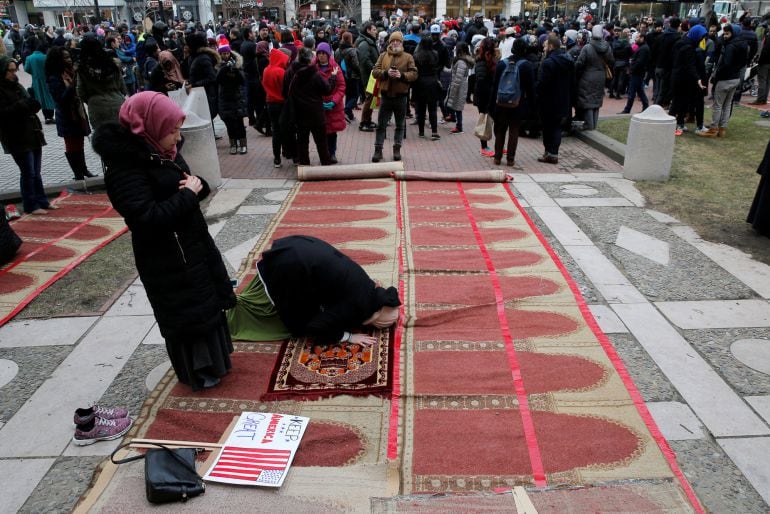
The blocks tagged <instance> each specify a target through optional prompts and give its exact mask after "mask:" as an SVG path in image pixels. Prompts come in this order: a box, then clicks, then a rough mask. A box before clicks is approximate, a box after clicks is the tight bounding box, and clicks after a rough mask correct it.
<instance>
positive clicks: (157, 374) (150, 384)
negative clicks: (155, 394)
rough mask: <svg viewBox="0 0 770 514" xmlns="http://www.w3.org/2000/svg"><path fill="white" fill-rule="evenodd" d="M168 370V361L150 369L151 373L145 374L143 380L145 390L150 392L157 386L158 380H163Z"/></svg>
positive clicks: (169, 366)
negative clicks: (145, 376)
mask: <svg viewBox="0 0 770 514" xmlns="http://www.w3.org/2000/svg"><path fill="white" fill-rule="evenodd" d="M169 369H171V361H169V360H166V361H164V362H161V363H160V364H158V365H157V366H155V367H154V368H152V371H150V372H149V373H148V374H147V378H145V379H144V386H145V387H146V388H147V390H148V391H152V390H153V389H155V386H157V385H158V382H160V379H161V378H163V376H164V375H165V374H166V373H167V372H168V370H169Z"/></svg>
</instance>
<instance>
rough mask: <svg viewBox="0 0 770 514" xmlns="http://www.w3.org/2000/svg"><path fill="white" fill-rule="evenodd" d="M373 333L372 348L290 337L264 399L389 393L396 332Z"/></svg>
mask: <svg viewBox="0 0 770 514" xmlns="http://www.w3.org/2000/svg"><path fill="white" fill-rule="evenodd" d="M372 334H373V335H376V336H377V342H376V343H374V344H373V345H372V346H370V347H368V348H366V347H363V346H361V345H358V344H351V343H335V344H315V343H314V342H313V341H312V340H311V339H308V338H300V339H291V340H289V341H288V342H287V343H285V344H284V345H283V347H282V348H281V354H280V356H279V358H278V361H277V363H276V367H275V369H274V370H273V374H272V376H271V377H270V385H269V386H268V392H267V393H266V394H264V395H263V396H262V400H263V401H273V400H285V399H303V400H313V399H317V398H324V397H328V396H333V395H337V394H350V395H354V396H361V395H370V394H371V395H376V396H386V395H388V394H389V393H390V391H391V388H392V371H391V366H390V363H391V362H392V360H393V345H391V344H390V340H391V334H392V332H391V331H379V332H372Z"/></svg>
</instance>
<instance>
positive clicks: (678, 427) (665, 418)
mask: <svg viewBox="0 0 770 514" xmlns="http://www.w3.org/2000/svg"><path fill="white" fill-rule="evenodd" d="M647 409H649V411H650V414H651V415H652V417H653V419H654V420H655V424H657V425H658V428H660V431H661V433H662V434H663V437H665V438H666V440H668V441H683V440H687V439H703V438H704V437H705V433H704V431H703V425H701V423H700V421H699V420H698V418H697V417H696V416H695V413H693V411H692V409H690V407H688V406H687V404H685V403H679V402H651V403H648V404H647Z"/></svg>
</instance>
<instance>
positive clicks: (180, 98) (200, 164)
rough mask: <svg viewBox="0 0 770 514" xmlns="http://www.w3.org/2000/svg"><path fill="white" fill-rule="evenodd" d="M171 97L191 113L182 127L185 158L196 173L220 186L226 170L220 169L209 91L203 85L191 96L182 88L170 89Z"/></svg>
mask: <svg viewBox="0 0 770 514" xmlns="http://www.w3.org/2000/svg"><path fill="white" fill-rule="evenodd" d="M169 98H171V99H172V100H174V101H175V102H176V103H177V104H178V105H179V106H180V107H181V108H182V110H183V111H184V113H185V114H186V115H187V117H186V118H185V120H184V125H182V130H181V132H182V136H184V145H182V152H181V153H182V157H184V160H185V161H187V165H188V166H190V171H191V172H192V173H193V175H198V176H199V177H201V178H203V179H205V180H206V182H208V184H209V187H210V188H211V189H212V190H213V189H215V188H217V187H219V186H220V184H222V171H221V170H220V168H219V157H218V156H217V145H216V143H215V142H214V129H213V127H212V125H211V116H210V114H209V104H208V100H206V91H205V90H204V89H203V88H202V87H196V88H193V89H192V90H191V91H190V94H189V95H188V94H187V93H185V90H184V89H181V90H179V91H171V92H169Z"/></svg>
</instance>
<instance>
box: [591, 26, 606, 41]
mask: <svg viewBox="0 0 770 514" xmlns="http://www.w3.org/2000/svg"><path fill="white" fill-rule="evenodd" d="M591 37H592V38H594V39H604V26H603V25H594V26H593V28H592V29H591Z"/></svg>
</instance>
